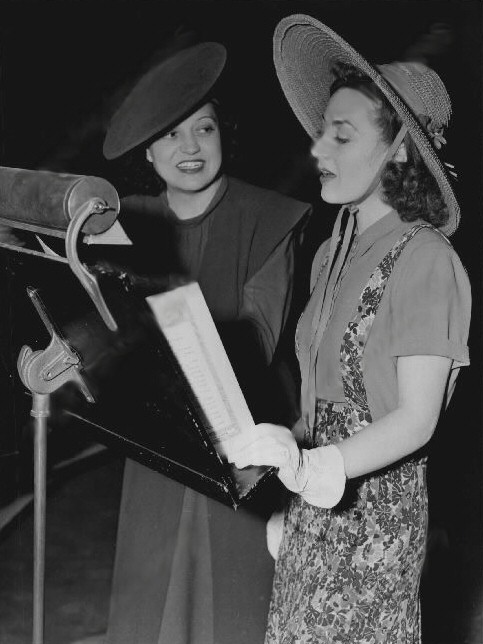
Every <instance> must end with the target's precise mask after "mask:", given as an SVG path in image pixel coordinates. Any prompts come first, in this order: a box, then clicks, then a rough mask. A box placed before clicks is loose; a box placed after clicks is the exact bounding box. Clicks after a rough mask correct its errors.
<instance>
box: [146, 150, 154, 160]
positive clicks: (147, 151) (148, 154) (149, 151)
mask: <svg viewBox="0 0 483 644" xmlns="http://www.w3.org/2000/svg"><path fill="white" fill-rule="evenodd" d="M146 159H147V160H148V161H149V163H152V162H153V155H152V154H151V150H150V149H149V148H146Z"/></svg>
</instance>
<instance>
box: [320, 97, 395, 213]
mask: <svg viewBox="0 0 483 644" xmlns="http://www.w3.org/2000/svg"><path fill="white" fill-rule="evenodd" d="M376 116H377V106H376V104H375V103H374V101H372V100H371V99H370V98H368V97H367V96H366V95H365V94H363V93H362V92H359V91H358V90H356V89H352V88H348V87H343V88H341V89H339V90H337V91H336V92H335V93H334V94H333V96H332V97H331V99H330V101H329V103H328V105H327V109H326V111H325V115H324V120H323V127H322V134H321V136H320V137H319V138H318V139H317V140H316V141H315V143H314V145H313V147H312V154H313V156H314V157H315V158H316V159H317V167H318V169H319V171H320V173H321V176H320V181H321V183H322V190H321V195H322V199H323V200H324V201H326V202H328V203H334V204H346V203H353V202H357V201H358V200H359V199H360V198H361V197H363V195H364V193H365V192H366V190H367V189H368V188H369V186H370V184H371V181H372V180H373V179H374V177H375V175H376V173H377V171H378V170H379V168H380V166H381V163H382V162H383V160H384V156H385V154H386V152H387V149H388V145H387V144H386V143H384V141H383V140H382V133H381V130H380V128H379V127H378V125H377V123H376ZM368 200H370V201H374V200H379V202H381V199H380V196H379V192H378V191H375V192H373V193H372V194H371V195H369V196H368V197H367V199H365V202H366V201H368ZM362 205H363V204H360V207H361V206H362Z"/></svg>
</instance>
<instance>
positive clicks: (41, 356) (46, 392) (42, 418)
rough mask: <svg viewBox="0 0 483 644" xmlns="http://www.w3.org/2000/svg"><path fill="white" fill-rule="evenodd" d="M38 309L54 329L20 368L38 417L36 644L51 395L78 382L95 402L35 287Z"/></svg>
mask: <svg viewBox="0 0 483 644" xmlns="http://www.w3.org/2000/svg"><path fill="white" fill-rule="evenodd" d="M27 292H28V295H29V297H30V298H31V300H32V302H33V304H34V306H35V308H36V309H37V312H38V313H39V315H40V317H41V319H42V321H43V322H44V324H45V326H46V328H47V330H48V331H49V332H50V335H51V341H50V344H49V345H48V346H47V347H46V348H45V349H44V350H38V351H32V349H31V348H30V347H28V346H23V347H22V349H21V350H20V353H19V357H18V361H17V368H18V372H19V375H20V378H21V380H22V382H23V384H24V385H25V386H26V387H27V389H29V390H30V391H31V392H32V398H33V400H32V408H31V412H30V414H31V416H32V417H33V418H34V571H33V627H32V644H43V642H44V594H45V593H44V591H45V526H46V489H47V419H48V417H49V415H50V396H51V394H52V393H53V392H55V391H56V390H57V389H59V387H62V385H64V384H65V383H67V382H75V383H76V384H77V385H78V386H79V388H80V390H81V391H82V393H83V394H84V396H85V397H86V399H87V400H88V401H89V402H94V399H93V397H92V395H91V394H90V392H89V390H88V389H87V387H86V385H85V383H84V381H83V379H82V376H81V375H80V373H79V369H80V366H81V362H80V358H79V356H78V355H77V354H76V353H75V352H74V351H73V350H72V349H71V348H70V347H69V346H68V345H67V343H66V342H65V341H64V340H63V339H62V338H61V337H60V336H59V335H58V334H57V332H56V330H55V328H54V325H53V324H52V322H51V321H50V319H49V318H48V315H47V312H46V311H45V309H44V308H43V305H42V302H41V300H40V298H39V297H38V293H37V291H36V290H35V289H27Z"/></svg>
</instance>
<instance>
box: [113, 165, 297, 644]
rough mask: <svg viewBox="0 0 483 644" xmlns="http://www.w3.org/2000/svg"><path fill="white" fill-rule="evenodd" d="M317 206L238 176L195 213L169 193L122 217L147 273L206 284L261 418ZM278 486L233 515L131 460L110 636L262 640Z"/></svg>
mask: <svg viewBox="0 0 483 644" xmlns="http://www.w3.org/2000/svg"><path fill="white" fill-rule="evenodd" d="M309 210H310V208H309V206H308V205H307V204H303V203H301V202H298V201H295V200H293V199H290V198H288V197H284V196H282V195H279V194H278V193H275V192H272V191H268V190H263V189H260V188H256V187H254V186H251V185H249V184H246V183H244V182H241V181H239V180H235V179H232V178H223V181H222V184H221V186H220V188H219V190H218V192H217V194H216V195H215V197H214V199H213V201H212V203H211V204H210V205H209V206H208V208H207V210H206V211H205V212H204V213H203V214H201V215H200V216H199V217H196V218H194V219H190V220H178V219H177V218H176V216H175V215H174V213H173V212H172V211H170V210H169V208H168V206H167V202H166V199H165V196H164V195H160V196H159V197H137V196H136V197H130V198H127V199H126V200H124V202H123V209H122V214H121V221H122V223H123V226H124V228H125V229H126V231H127V233H128V235H129V237H130V238H131V239H132V241H133V243H134V250H136V249H138V250H139V251H141V255H142V256H141V257H140V263H141V264H143V267H142V271H143V272H146V271H152V272H153V273H161V274H164V275H166V274H169V275H170V276H172V278H173V280H174V281H176V280H178V279H179V278H180V276H181V277H183V276H184V277H185V278H188V279H195V280H197V281H198V282H199V284H200V286H201V289H202V291H203V294H204V296H205V299H206V301H207V304H208V307H209V308H210V311H211V313H212V315H213V318H214V320H215V322H216V323H217V325H218V327H219V330H220V333H221V336H222V339H223V342H224V344H225V347H226V349H227V352H228V354H229V356H230V359H231V361H232V363H233V365H234V368H235V371H236V373H237V376H238V378H239V381H240V384H241V386H242V388H243V389H244V391H245V395H246V396H247V399H248V402H249V404H250V406H251V408H252V412H253V413H254V415H255V417H257V416H260V415H264V417H265V418H266V414H269V413H270V409H269V407H268V406H267V403H266V399H265V397H264V396H261V395H260V392H261V391H262V390H263V387H264V385H265V384H266V381H267V378H268V371H267V365H268V364H269V363H270V361H271V359H272V356H273V353H274V350H275V347H276V344H277V341H278V339H279V336H280V333H281V330H282V328H283V325H284V322H285V320H286V318H287V315H288V311H289V306H290V300H291V287H292V273H293V261H294V245H295V244H296V243H297V238H298V233H299V231H300V228H301V226H302V225H303V221H304V219H305V217H306V215H307V213H308V212H309ZM146 222H148V225H146ZM151 224H152V225H151ZM156 230H158V233H156V232H155V231H156ZM146 231H149V232H148V233H147V232H146ZM270 493H271V488H270V486H267V488H266V490H265V491H262V492H261V493H260V495H259V496H258V497H256V498H255V499H254V502H253V503H251V504H250V506H249V507H247V508H242V509H239V510H237V511H236V512H234V511H233V510H232V509H231V508H229V507H227V506H224V505H223V504H221V503H218V502H216V501H214V500H212V499H209V498H207V497H205V496H203V495H202V494H199V493H197V492H195V491H193V490H191V489H189V488H187V487H185V486H184V485H181V484H180V483H177V482H175V481H172V480H170V479H168V478H166V477H165V476H163V475H161V474H158V473H156V472H154V471H151V470H149V469H148V468H146V467H144V466H143V465H140V464H138V463H136V462H134V461H131V460H127V462H126V466H125V474H124V483H123V491H122V500H121V508H120V517H119V527H118V539H117V548H116V559H115V570H114V578H113V586H112V598H111V608H110V616H109V626H108V634H107V642H108V644H164V643H166V644H226V643H227V642H230V644H246V643H247V642H250V644H256V643H257V642H260V643H261V642H263V638H264V633H265V628H266V618H267V613H268V605H269V599H270V592H271V584H272V575H273V562H272V560H271V558H270V555H269V553H268V550H267V548H266V539H265V520H266V518H267V517H268V516H269V514H270V511H271V502H270V501H271V500H270V499H269V498H267V497H269V496H270Z"/></svg>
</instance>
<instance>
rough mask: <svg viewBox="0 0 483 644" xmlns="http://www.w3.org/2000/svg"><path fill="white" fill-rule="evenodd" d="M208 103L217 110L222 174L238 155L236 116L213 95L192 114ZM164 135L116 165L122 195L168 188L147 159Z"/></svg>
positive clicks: (124, 157) (157, 136) (117, 183)
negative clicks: (152, 146) (149, 150)
mask: <svg viewBox="0 0 483 644" xmlns="http://www.w3.org/2000/svg"><path fill="white" fill-rule="evenodd" d="M207 103H211V104H212V105H213V107H214V108H215V112H216V116H217V119H218V126H219V128H220V136H221V146H222V158H223V161H222V171H226V169H227V168H228V167H229V166H230V164H231V163H233V161H234V160H235V158H236V154H237V138H236V130H237V122H236V119H235V117H234V115H233V114H231V113H229V112H228V111H227V110H226V109H225V108H224V107H223V106H222V105H221V103H220V101H219V100H218V99H217V98H215V97H213V96H210V97H207V98H205V99H204V100H203V101H202V103H200V104H198V105H197V106H196V107H195V108H194V109H193V110H192V112H191V113H193V112H195V111H196V110H197V109H199V108H200V107H202V106H203V105H206V104H207ZM188 116H189V114H188V115H187V117H188ZM187 117H186V118H187ZM161 134H162V133H161V132H160V133H158V134H157V135H156V136H154V137H153V138H152V139H149V140H148V141H145V142H144V143H143V144H142V145H138V146H137V147H136V148H134V149H133V150H131V151H130V152H127V153H126V154H125V155H123V156H122V157H120V158H119V159H117V160H116V161H115V162H114V163H115V165H116V166H117V167H116V170H115V172H114V174H115V175H116V178H115V179H113V182H114V183H115V184H116V188H117V190H118V191H119V193H120V194H121V196H125V195H128V194H143V195H158V194H160V193H161V192H162V191H163V190H164V189H165V187H166V184H165V182H164V181H163V179H162V178H161V177H160V176H159V175H158V173H157V172H156V170H154V168H153V164H152V163H149V161H148V160H147V159H146V148H148V147H149V146H150V145H151V143H153V142H154V141H156V140H157V139H158V138H159V137H160V136H161Z"/></svg>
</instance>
